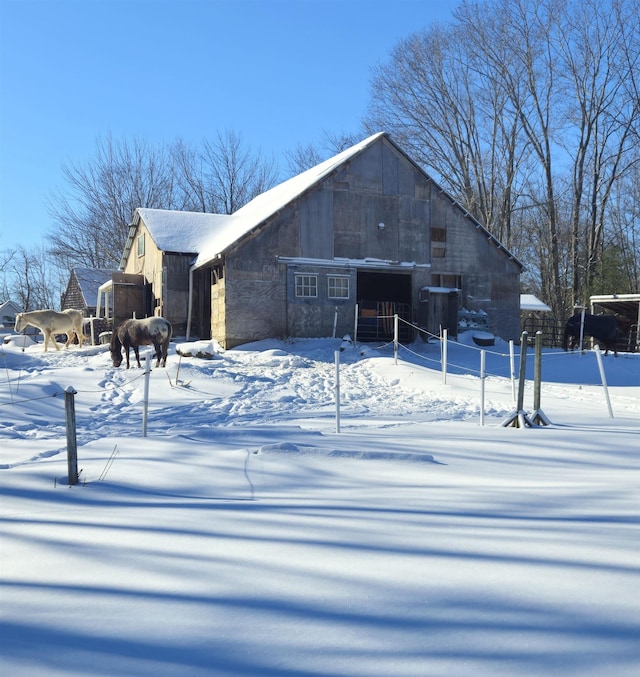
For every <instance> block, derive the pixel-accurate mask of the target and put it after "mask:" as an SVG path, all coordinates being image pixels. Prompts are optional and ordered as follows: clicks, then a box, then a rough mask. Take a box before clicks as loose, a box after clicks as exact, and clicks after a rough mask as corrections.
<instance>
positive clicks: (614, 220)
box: [365, 0, 640, 318]
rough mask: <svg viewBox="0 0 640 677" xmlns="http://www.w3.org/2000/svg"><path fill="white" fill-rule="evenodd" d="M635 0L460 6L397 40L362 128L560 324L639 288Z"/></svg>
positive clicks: (493, 0)
mask: <svg viewBox="0 0 640 677" xmlns="http://www.w3.org/2000/svg"><path fill="white" fill-rule="evenodd" d="M639 22H640V2H639V1H638V0H489V1H486V2H478V3H476V2H463V3H462V4H460V5H459V6H458V8H457V9H456V11H455V12H454V18H453V21H452V22H451V23H449V24H448V25H445V26H441V25H436V26H431V27H429V28H427V29H425V30H422V31H419V32H417V33H415V34H414V35H411V36H409V37H407V38H406V39H404V40H402V41H400V42H399V43H398V44H397V45H396V47H395V48H394V49H393V52H392V54H391V55H390V58H389V60H388V62H387V63H385V64H382V65H380V66H378V67H377V68H376V69H375V73H374V76H373V79H372V92H371V94H372V96H371V103H370V107H369V110H368V113H367V116H366V119H365V128H367V129H369V130H377V129H385V130H386V131H389V132H390V133H391V134H392V136H393V137H394V138H395V139H396V140H397V141H398V142H399V144H400V145H401V146H402V147H405V148H406V149H407V150H408V151H409V152H410V154H412V155H413V157H414V158H416V159H417V160H418V162H419V163H420V164H422V165H423V166H424V167H425V168H427V169H428V170H429V171H430V172H432V173H433V174H435V175H436V177H437V178H438V179H439V181H440V182H441V184H442V185H443V187H444V188H446V189H447V190H448V191H450V192H451V193H452V194H453V195H454V196H455V197H456V198H457V199H458V200H459V201H460V202H461V203H462V205H463V206H464V207H465V208H466V209H467V210H468V211H469V212H470V213H471V214H473V215H474V216H475V217H476V218H477V219H478V220H479V221H481V222H482V223H483V224H485V225H486V226H487V227H488V228H489V230H491V231H492V232H493V234H494V235H496V237H498V238H499V239H500V240H501V241H502V242H504V243H505V244H506V246H507V247H508V248H509V249H510V250H511V251H513V253H514V254H516V255H517V256H518V258H520V260H522V261H523V262H524V263H525V265H526V267H527V270H526V273H525V275H524V276H523V285H524V289H523V291H531V292H533V293H536V294H537V295H539V296H540V297H541V298H543V299H545V300H546V301H547V303H549V305H551V307H552V309H553V310H554V313H555V315H556V317H559V318H564V316H565V314H566V313H567V312H568V311H570V310H571V308H572V307H573V306H574V305H580V304H585V303H587V302H588V298H589V296H590V295H591V294H594V293H613V292H616V293H624V292H637V291H638V290H640V221H639V213H638V212H639V209H640V201H639V200H638V198H639V197H640V195H639V193H640V180H639V179H640V89H639V85H640V30H639Z"/></svg>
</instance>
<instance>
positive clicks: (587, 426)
mask: <svg viewBox="0 0 640 677" xmlns="http://www.w3.org/2000/svg"><path fill="white" fill-rule="evenodd" d="M200 347H202V346H200ZM341 347H343V348H345V349H344V350H342V351H341V352H339V355H340V368H339V371H340V400H341V408H340V421H339V424H340V432H337V421H336V406H335V381H336V379H335V375H336V366H335V352H336V351H339V349H340V348H341ZM486 350H487V353H486V363H487V372H488V377H487V378H486V379H485V392H486V401H485V413H484V425H482V426H481V425H480V390H481V382H480V379H479V378H478V370H479V364H480V352H479V350H478V349H474V348H472V347H471V346H469V345H465V343H464V342H461V343H454V342H450V343H449V345H448V361H449V368H448V374H447V377H446V383H445V382H443V381H445V379H444V378H443V375H442V373H441V371H440V347H439V345H438V344H437V343H435V344H434V343H430V344H426V343H416V344H413V345H412V346H410V347H409V348H401V349H400V352H399V357H398V363H397V364H395V360H394V356H393V350H392V348H390V347H384V348H376V347H374V346H364V347H362V346H358V347H353V346H351V345H348V344H342V342H341V341H340V340H332V339H317V340H306V341H302V340H300V341H287V342H285V341H264V342H260V343H255V344H251V345H248V346H244V347H242V348H239V349H236V350H230V351H226V352H220V353H216V354H215V355H214V356H213V357H212V358H211V359H199V358H195V357H181V356H179V355H178V354H176V344H172V348H171V352H170V357H169V361H168V363H167V368H166V369H161V368H160V369H153V371H152V372H151V374H150V388H149V392H150V396H149V405H148V420H147V436H146V437H143V436H142V421H143V395H144V384H145V379H144V376H143V370H140V369H131V370H129V371H127V370H125V369H123V368H119V369H114V368H113V367H112V366H111V361H110V359H109V353H108V349H107V347H105V346H96V347H84V348H82V349H79V348H77V347H72V348H70V349H69V350H66V351H65V350H61V351H60V352H55V351H52V350H50V351H49V352H48V353H46V354H45V353H43V352H42V344H39V345H30V346H28V347H26V348H25V349H24V350H22V349H21V348H20V347H19V346H18V345H16V344H15V343H13V344H8V345H5V346H3V347H2V349H1V350H0V381H1V382H2V385H1V387H0V500H1V504H0V508H1V518H2V519H1V531H0V537H1V543H0V548H1V571H0V575H1V588H0V670H1V671H2V674H3V675H7V676H9V675H10V676H11V677H22V676H25V677H26V676H27V675H28V676H29V677H36V676H38V675H46V676H57V675H60V676H62V675H64V676H65V677H69V676H70V675H92V676H107V675H108V676H109V677H113V676H114V675H123V676H124V675H127V676H129V675H130V676H134V675H135V676H139V675H154V676H164V675H176V676H180V677H182V676H188V675H215V676H218V675H220V676H227V675H229V676H234V677H244V676H247V677H248V676H252V677H253V676H258V675H259V676H267V677H268V676H273V677H275V676H278V677H280V676H285V677H287V676H290V677H293V676H301V677H333V676H336V675H340V676H343V675H344V676H349V677H351V676H353V677H370V676H377V675H380V676H385V677H389V676H392V675H393V676H395V675H397V676H399V677H410V676H413V675H419V676H421V677H439V676H447V677H449V676H456V677H459V676H467V675H469V676H484V675H486V676H492V677H494V676H500V675H509V676H513V675H562V676H563V677H566V676H570V675H576V676H577V675H579V676H581V677H584V676H588V675H594V676H595V675H598V676H599V675H616V676H619V677H622V676H625V675H637V674H639V672H640V639H639V638H640V553H639V550H640V547H639V543H640V540H639V531H640V530H639V508H640V500H639V495H640V472H639V468H640V459H639V457H640V453H639V452H640V355H639V354H621V355H620V356H619V357H618V358H617V359H616V358H614V357H613V356H611V355H610V356H607V357H605V358H604V359H603V362H604V368H605V373H606V378H607V382H608V385H609V395H610V402H611V408H612V411H613V415H614V416H613V418H612V417H610V416H609V412H608V408H607V404H606V400H605V394H604V389H603V387H602V385H600V375H599V371H598V367H597V362H596V356H595V353H594V352H592V351H588V352H587V353H585V354H583V355H579V354H566V353H563V352H561V351H555V350H552V351H545V353H544V358H543V362H542V376H543V385H542V402H541V408H542V410H543V412H544V414H545V415H546V416H547V417H548V418H549V420H550V421H551V425H549V426H544V427H540V428H524V429H521V428H514V427H504V426H502V425H501V423H502V422H504V421H505V420H507V419H508V418H509V417H510V415H511V414H513V412H514V411H515V404H514V401H513V389H512V384H511V381H510V379H509V375H510V363H509V357H508V347H507V346H506V344H504V343H501V342H498V344H497V345H496V346H495V347H491V348H487V349H486ZM517 366H518V356H517V354H516V368H517ZM527 375H528V377H529V378H528V380H527V382H526V391H525V409H526V410H527V411H531V408H532V397H533V394H532V393H533V390H532V382H531V380H530V379H531V377H532V375H533V354H532V352H531V351H530V359H529V361H528V367H527ZM69 386H70V387H71V388H73V389H74V390H75V391H76V392H77V394H76V395H75V413H76V424H77V443H78V468H79V470H80V482H79V483H78V484H77V485H75V486H72V487H69V486H68V482H67V477H68V473H67V439H66V428H65V406H64V397H63V392H64V390H65V389H66V388H67V387H69Z"/></svg>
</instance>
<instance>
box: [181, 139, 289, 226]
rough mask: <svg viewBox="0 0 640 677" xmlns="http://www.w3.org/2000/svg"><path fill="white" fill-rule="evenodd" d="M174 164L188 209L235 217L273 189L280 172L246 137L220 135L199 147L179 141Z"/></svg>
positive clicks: (206, 140) (183, 200) (203, 142)
mask: <svg viewBox="0 0 640 677" xmlns="http://www.w3.org/2000/svg"><path fill="white" fill-rule="evenodd" d="M173 161H174V166H175V168H176V175H177V177H178V185H179V187H180V190H181V191H182V194H183V198H182V202H183V204H184V205H185V208H186V209H190V210H193V211H202V212H211V213H214V214H232V213H233V212H235V211H237V210H238V209H240V207H242V206H244V205H245V204H246V203H247V202H249V201H250V200H252V199H253V198H254V197H256V196H257V195H260V193H263V192H264V191H266V190H268V189H269V188H271V187H273V186H274V185H275V184H276V182H277V178H278V169H277V165H276V163H275V161H274V160H273V159H271V160H267V159H265V158H264V157H263V155H262V153H261V152H260V151H253V150H252V149H251V147H250V146H248V145H246V144H245V142H244V140H243V138H242V135H240V134H237V133H235V132H232V131H227V132H225V133H224V134H222V133H218V134H217V135H216V138H215V140H213V141H211V140H208V139H204V140H203V141H202V143H201V145H200V146H198V147H197V148H194V147H190V146H187V145H186V144H185V143H184V142H183V141H182V140H178V141H177V142H176V143H175V144H174V146H173Z"/></svg>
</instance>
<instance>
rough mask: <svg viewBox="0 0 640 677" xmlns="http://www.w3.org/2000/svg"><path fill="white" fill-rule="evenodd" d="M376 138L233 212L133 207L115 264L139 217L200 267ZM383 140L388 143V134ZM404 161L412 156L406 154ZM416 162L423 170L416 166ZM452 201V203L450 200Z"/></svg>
mask: <svg viewBox="0 0 640 677" xmlns="http://www.w3.org/2000/svg"><path fill="white" fill-rule="evenodd" d="M382 137H387V138H388V135H387V134H386V133H385V132H377V133H376V134H372V135H371V136H369V137H368V138H366V139H364V140H363V141H361V142H360V143H357V144H355V145H353V146H351V147H350V148H347V149H346V150H344V151H342V152H341V153H338V154H337V155H334V156H333V157H331V158H329V159H328V160H325V161H324V162H321V163H320V164H318V165H316V166H315V167H311V169H308V170H307V171H305V172H302V174H298V175H297V176H294V177H292V178H290V179H288V180H286V181H283V182H282V183H280V184H278V185H277V186H275V187H274V188H271V189H270V190H268V191H266V192H264V193H262V194H260V195H258V196H257V197H255V198H254V199H253V200H251V202H248V203H247V204H246V205H244V207H241V208H240V209H238V210H237V211H236V212H234V213H233V214H229V215H227V214H207V213H203V212H181V211H172V210H165V209H146V208H139V209H136V214H135V216H134V222H133V224H132V227H131V229H130V231H129V237H128V239H127V244H126V246H125V250H124V253H123V257H122V261H121V265H120V267H121V269H123V270H124V267H125V264H126V260H127V257H128V255H129V251H130V250H131V247H132V246H133V238H134V237H135V233H136V227H137V225H138V223H139V221H140V219H142V220H143V221H144V223H145V225H146V226H147V228H148V229H149V232H150V234H151V237H152V238H153V240H154V242H155V243H156V245H157V247H158V248H159V249H160V250H162V251H165V252H180V253H183V254H194V255H196V258H195V267H196V268H200V267H202V266H204V265H206V264H207V263H209V262H210V261H213V260H214V259H216V258H217V257H219V256H220V255H221V254H224V253H225V252H226V251H227V250H228V249H230V248H231V247H232V246H233V245H235V244H236V243H237V242H239V241H240V240H241V239H242V238H243V237H244V236H245V235H247V234H248V233H250V232H251V231H252V230H254V229H255V228H258V227H259V226H260V225H261V224H262V223H264V222H265V221H266V220H267V219H269V218H270V217H272V216H274V215H275V214H277V213H278V212H279V211H280V210H282V209H283V208H284V207H286V206H287V205H288V204H290V203H291V202H293V201H294V200H295V199H297V198H299V197H300V196H302V195H303V194H304V193H306V192H307V191H309V190H310V189H311V188H313V187H314V186H315V185H317V184H318V183H319V182H321V181H322V180H323V179H324V178H325V177H327V176H328V175H329V174H331V172H333V171H334V170H335V169H337V168H338V167H339V166H340V165H342V164H344V163H345V162H347V161H348V160H350V159H352V158H353V157H355V156H357V155H358V154H360V153H362V152H363V151H364V150H365V149H366V148H368V147H369V146H371V145H373V144H374V143H376V142H377V141H378V140H379V139H381V138H382ZM389 141H390V142H391V143H393V142H392V141H391V140H390V139H389ZM394 145H395V144H394ZM398 150H400V149H398ZM400 152H402V151H400ZM409 160H410V161H412V160H411V159H410V158H409ZM412 162H413V161H412ZM414 164H415V163H414ZM416 167H418V169H420V171H423V172H424V170H423V169H422V168H420V167H419V166H418V165H416ZM425 176H427V177H428V178H429V180H430V181H432V182H433V183H434V185H435V186H436V187H437V188H438V189H439V190H440V191H441V192H444V190H443V189H442V188H440V187H439V186H438V184H437V183H436V182H435V181H433V179H432V178H431V177H429V176H428V175H427V174H426V173H425ZM453 202H454V204H457V203H456V202H455V201H453ZM460 209H461V210H462V211H463V212H464V214H465V216H466V217H467V218H469V219H471V220H472V221H473V223H474V225H475V227H476V228H478V229H481V230H482V232H484V233H485V234H486V235H487V237H488V238H489V239H490V240H493V241H495V243H496V246H498V247H499V248H500V249H503V250H504V251H505V253H506V254H507V255H508V256H509V257H510V258H512V259H513V260H514V261H516V263H517V264H518V265H520V266H521V267H522V264H521V263H520V262H519V261H518V260H517V259H516V258H515V257H514V256H513V254H511V252H509V251H508V250H506V249H505V248H504V246H503V245H502V244H501V243H500V242H499V241H498V240H497V239H496V238H495V237H494V236H493V235H492V234H491V233H490V232H489V231H488V230H487V229H486V228H485V227H484V226H483V225H482V224H481V223H479V222H478V221H477V220H476V219H474V218H473V216H471V214H469V213H468V212H467V211H466V210H464V209H463V208H462V207H460Z"/></svg>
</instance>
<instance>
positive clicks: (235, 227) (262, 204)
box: [196, 132, 385, 268]
mask: <svg viewBox="0 0 640 677" xmlns="http://www.w3.org/2000/svg"><path fill="white" fill-rule="evenodd" d="M384 135H385V134H384V132H378V133H377V134H373V135H372V136H370V137H368V138H367V139H365V140H364V141H361V142H360V143H357V144H356V145H355V146H351V147H350V148H347V150H344V151H342V152H341V153H338V155H335V156H334V157H332V158H329V159H328V160H325V161H324V162H321V163H320V164H319V165H316V166H315V167H312V168H311V169H308V170H307V171H306V172H302V174H298V175H297V176H294V177H292V178H291V179H288V180H287V181H284V182H283V183H280V184H278V185H277V186H275V187H274V188H271V190H268V191H266V192H264V193H262V194H261V195H258V196H257V197H255V198H254V199H253V200H251V202H248V203H247V204H246V205H245V206H244V207H241V208H240V209H238V211H237V212H234V213H233V214H231V216H230V217H229V218H228V221H227V222H226V223H225V224H224V225H223V226H222V227H220V228H218V229H216V231H215V233H213V234H212V236H211V238H210V239H208V240H207V242H206V244H205V247H204V249H203V250H202V251H201V252H200V254H199V256H198V258H197V260H196V268H198V267H200V266H203V265H205V264H206V263H208V262H209V261H211V260H213V259H214V258H216V257H217V256H218V255H219V254H222V253H223V252H224V251H225V250H226V249H227V248H229V247H230V246H231V245H233V244H234V243H235V242H236V241H237V240H239V239H240V238H242V236H243V235H246V234H247V233H249V232H250V231H251V230H253V229H254V228H256V227H257V226H259V225H260V224H261V223H262V222H263V221H265V219H268V218H269V217H270V216H273V215H274V214H276V213H277V212H278V211H280V210H281V209H282V208H283V207H285V206H286V205H288V204H289V203H290V202H292V201H293V200H294V199H296V198H297V197H299V196H300V195H302V194H303V193H305V192H306V191H308V190H309V189H310V188H312V187H313V186H315V185H316V184H317V183H319V182H320V181H321V180H322V179H323V178H325V177H326V176H327V175H328V174H330V173H331V172H332V171H333V170H334V169H335V168H336V167H339V166H340V165H341V164H343V163H344V162H346V161H347V160H349V159H351V158H352V157H354V156H356V155H358V154H359V153H361V152H362V151H363V150H364V149H365V148H367V147H368V146H370V145H371V144H373V143H375V142H376V141H377V140H378V139H379V138H381V137H383V136H384Z"/></svg>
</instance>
